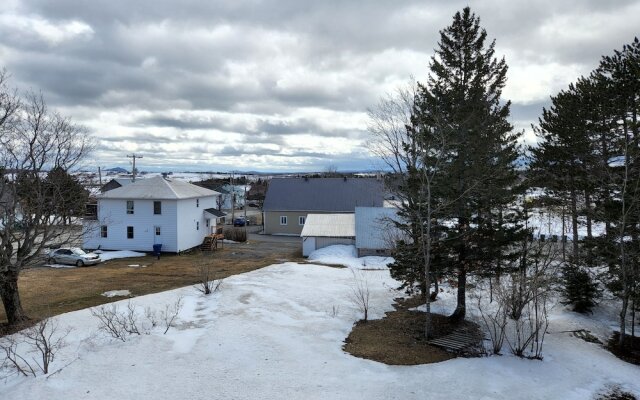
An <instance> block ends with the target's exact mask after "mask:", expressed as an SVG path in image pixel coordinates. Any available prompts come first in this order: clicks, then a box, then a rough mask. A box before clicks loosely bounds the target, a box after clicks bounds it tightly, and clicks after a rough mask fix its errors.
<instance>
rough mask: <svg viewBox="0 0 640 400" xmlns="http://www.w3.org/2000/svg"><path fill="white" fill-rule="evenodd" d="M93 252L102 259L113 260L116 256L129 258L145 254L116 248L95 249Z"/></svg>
mask: <svg viewBox="0 0 640 400" xmlns="http://www.w3.org/2000/svg"><path fill="white" fill-rule="evenodd" d="M94 253H95V254H99V255H100V259H101V260H102V261H108V260H114V259H116V258H131V257H144V256H146V254H145V253H139V252H137V251H131V250H118V251H103V250H96V251H94Z"/></svg>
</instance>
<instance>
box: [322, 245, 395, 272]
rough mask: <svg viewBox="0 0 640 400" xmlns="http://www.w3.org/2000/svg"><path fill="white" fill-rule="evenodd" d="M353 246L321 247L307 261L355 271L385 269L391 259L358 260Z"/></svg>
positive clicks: (365, 258) (368, 257)
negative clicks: (339, 266) (344, 267)
mask: <svg viewBox="0 0 640 400" xmlns="http://www.w3.org/2000/svg"><path fill="white" fill-rule="evenodd" d="M357 254H358V253H357V251H356V247H355V246H351V245H344V244H336V245H333V246H327V247H323V248H322V249H318V250H316V251H314V252H313V253H311V254H310V255H309V261H316V262H318V263H322V264H332V265H344V266H346V267H348V268H355V269H387V268H388V267H387V266H388V265H389V264H391V263H392V262H393V261H394V259H393V258H392V257H377V256H367V257H360V258H358V255H357Z"/></svg>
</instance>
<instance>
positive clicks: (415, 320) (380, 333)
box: [343, 297, 468, 365]
mask: <svg viewBox="0 0 640 400" xmlns="http://www.w3.org/2000/svg"><path fill="white" fill-rule="evenodd" d="M396 302H397V303H396V304H395V305H394V307H395V308H396V310H395V311H391V312H388V313H386V315H385V317H384V318H382V319H379V320H370V321H366V322H365V321H359V322H357V323H356V324H354V327H353V330H352V331H351V333H350V334H349V336H348V337H347V338H346V339H345V345H344V346H343V349H344V351H346V352H348V353H350V354H352V355H354V356H356V357H360V358H366V359H369V360H374V361H379V362H382V363H385V364H389V365H418V364H430V363H436V362H441V361H446V360H450V359H452V358H455V357H456V356H455V354H452V353H449V352H447V351H445V350H443V349H441V348H439V347H436V346H432V345H430V344H429V343H427V340H426V339H425V337H424V321H425V315H424V313H423V312H421V311H412V310H410V309H411V308H414V307H416V306H418V305H420V304H423V301H422V300H421V299H420V298H419V297H414V298H409V299H407V300H402V299H396ZM431 320H432V324H433V326H432V328H433V335H434V338H437V337H441V336H444V335H448V334H449V333H451V332H453V330H454V329H456V328H457V327H458V326H459V324H456V323H453V322H452V321H451V320H450V319H449V318H448V317H446V316H444V315H440V314H432V317H431ZM462 324H468V323H466V322H463V323H462Z"/></svg>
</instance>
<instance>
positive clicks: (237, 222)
mask: <svg viewBox="0 0 640 400" xmlns="http://www.w3.org/2000/svg"><path fill="white" fill-rule="evenodd" d="M245 225H248V224H247V220H245V219H244V217H238V218H236V219H234V220H233V226H245Z"/></svg>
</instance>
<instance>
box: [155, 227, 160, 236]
mask: <svg viewBox="0 0 640 400" xmlns="http://www.w3.org/2000/svg"><path fill="white" fill-rule="evenodd" d="M155 231H156V236H160V227H159V226H156V227H155Z"/></svg>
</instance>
